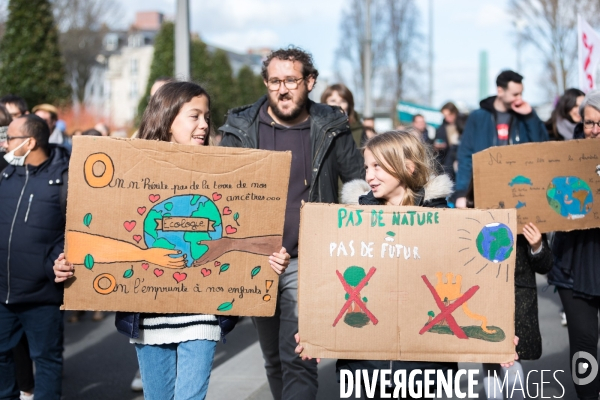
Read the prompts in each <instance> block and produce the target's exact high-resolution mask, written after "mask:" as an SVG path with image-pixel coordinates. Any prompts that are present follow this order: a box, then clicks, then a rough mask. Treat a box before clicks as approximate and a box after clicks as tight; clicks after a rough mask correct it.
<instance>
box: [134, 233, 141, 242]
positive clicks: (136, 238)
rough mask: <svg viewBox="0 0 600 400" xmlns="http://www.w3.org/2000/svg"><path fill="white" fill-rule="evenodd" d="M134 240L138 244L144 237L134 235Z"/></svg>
mask: <svg viewBox="0 0 600 400" xmlns="http://www.w3.org/2000/svg"><path fill="white" fill-rule="evenodd" d="M133 240H135V241H136V242H138V243H139V242H140V240H142V236H141V235H133Z"/></svg>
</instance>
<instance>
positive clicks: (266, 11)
mask: <svg viewBox="0 0 600 400" xmlns="http://www.w3.org/2000/svg"><path fill="white" fill-rule="evenodd" d="M416 2H417V5H418V7H419V9H420V14H421V15H420V22H421V25H420V29H421V33H422V34H423V36H424V37H425V41H424V43H423V45H422V55H421V57H420V58H421V61H422V65H423V67H424V68H425V69H424V70H423V71H422V73H419V74H418V75H417V77H418V79H419V81H420V82H422V86H426V85H428V75H427V69H426V68H427V47H426V46H427V34H428V32H427V29H428V20H427V18H428V16H429V10H428V5H429V1H427V0H416ZM175 3H176V2H175V0H128V1H123V2H120V4H121V5H122V7H123V10H122V11H123V12H122V23H123V24H124V25H128V24H130V23H131V22H132V21H133V19H134V15H135V12H136V11H152V10H156V11H161V12H163V13H164V14H165V15H166V16H168V17H169V16H170V17H173V15H174V14H175ZM349 3H350V1H343V0H301V1H291V0H190V13H191V17H190V24H191V30H192V31H194V32H197V33H199V34H200V36H201V38H202V39H203V40H204V41H205V42H207V43H210V44H213V45H216V46H220V47H224V48H227V49H231V50H235V51H238V52H245V51H246V50H247V49H248V48H251V47H252V48H256V47H270V48H277V47H281V46H287V45H288V44H294V45H297V46H300V47H302V48H304V49H306V50H308V51H310V52H312V54H313V56H314V59H315V62H316V64H317V68H318V69H319V71H320V74H321V76H322V77H324V78H326V79H328V81H329V83H333V81H332V79H333V77H334V56H335V49H336V48H337V46H338V44H339V41H340V33H339V32H340V29H339V25H340V16H341V13H342V9H343V8H344V7H347V6H348V5H349ZM506 3H507V0H435V1H434V16H433V20H434V34H433V38H434V55H435V60H434V73H435V77H434V105H435V106H436V107H437V106H441V105H442V104H443V103H444V102H446V101H448V100H453V101H457V102H461V103H463V104H466V105H469V106H472V107H473V106H476V105H477V103H478V101H479V53H480V51H481V50H487V52H488V66H489V77H488V78H489V85H488V86H489V89H490V91H491V92H493V91H495V84H494V81H495V77H496V75H497V74H498V73H499V72H500V71H501V70H503V69H507V68H511V69H516V64H517V52H516V48H515V36H514V29H513V27H512V23H511V19H510V17H509V16H508V15H507V13H506ZM522 65H523V70H522V71H521V73H522V74H523V75H524V76H525V81H524V83H525V93H524V97H525V99H526V100H528V101H530V102H532V103H536V104H537V103H543V102H546V101H548V99H547V98H545V97H544V93H543V91H542V90H540V89H539V82H540V76H539V71H540V66H539V63H538V62H537V60H536V53H535V51H534V49H532V48H525V49H524V51H523V53H522ZM490 94H493V93H490Z"/></svg>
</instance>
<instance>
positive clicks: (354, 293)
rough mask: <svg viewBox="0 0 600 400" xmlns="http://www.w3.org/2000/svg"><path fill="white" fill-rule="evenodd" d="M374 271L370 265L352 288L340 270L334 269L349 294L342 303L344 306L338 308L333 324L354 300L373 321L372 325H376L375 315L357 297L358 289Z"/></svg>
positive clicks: (367, 280) (363, 285) (335, 323)
mask: <svg viewBox="0 0 600 400" xmlns="http://www.w3.org/2000/svg"><path fill="white" fill-rule="evenodd" d="M375 271H376V269H375V267H371V269H370V270H369V272H368V273H367V275H366V276H365V277H364V278H363V279H362V280H361V281H360V282H359V284H358V285H357V286H356V287H355V288H352V286H350V285H349V284H348V283H347V282H346V280H345V279H344V277H343V276H342V274H340V271H335V272H336V273H337V276H338V278H340V282H342V285H343V286H344V290H346V293H348V294H349V295H350V297H349V298H348V300H347V301H346V303H345V304H344V306H343V307H342V309H341V310H340V313H339V314H338V316H337V318H336V319H335V321H333V326H336V325H337V323H338V322H339V320H340V318H342V315H344V313H345V312H346V310H347V309H348V308H350V306H351V305H352V302H355V303H356V304H357V305H358V307H360V309H361V310H363V311H364V313H365V314H367V317H369V319H370V320H371V322H373V325H377V323H378V322H379V321H378V320H377V318H375V316H374V315H373V314H372V313H371V311H369V310H368V309H367V306H366V305H365V303H363V302H362V300H361V299H360V297H359V294H360V290H361V289H362V288H363V287H365V285H366V284H367V282H369V279H371V277H372V276H373V274H374V273H375Z"/></svg>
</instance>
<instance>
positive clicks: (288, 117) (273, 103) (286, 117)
mask: <svg viewBox="0 0 600 400" xmlns="http://www.w3.org/2000/svg"><path fill="white" fill-rule="evenodd" d="M285 98H289V99H293V98H292V95H291V94H289V93H288V94H285V95H284V96H280V95H279V94H278V95H277V98H276V99H275V100H274V99H273V98H272V97H271V96H269V107H270V108H271V111H272V112H273V114H275V116H276V117H277V118H279V119H280V120H281V121H286V122H288V121H293V120H295V119H296V118H298V117H299V116H300V114H302V111H303V110H304V109H305V108H306V102H307V100H308V96H303V97H301V98H300V100H299V101H298V103H294V107H293V108H292V109H291V112H290V113H289V114H283V113H282V112H281V111H280V110H279V108H277V100H280V99H285Z"/></svg>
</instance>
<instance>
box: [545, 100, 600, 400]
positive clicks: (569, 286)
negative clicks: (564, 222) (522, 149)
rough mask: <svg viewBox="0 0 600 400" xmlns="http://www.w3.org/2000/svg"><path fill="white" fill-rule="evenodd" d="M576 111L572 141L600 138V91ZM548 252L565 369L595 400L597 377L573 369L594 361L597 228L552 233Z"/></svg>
mask: <svg viewBox="0 0 600 400" xmlns="http://www.w3.org/2000/svg"><path fill="white" fill-rule="evenodd" d="M579 112H580V114H581V117H582V122H581V123H579V124H577V126H576V127H575V132H574V135H573V138H574V139H598V138H600V91H592V92H589V93H588V94H587V95H586V97H585V99H584V100H583V102H582V103H581V106H580V108H579ZM552 251H553V253H554V267H553V268H552V271H550V273H549V274H548V283H550V284H551V285H555V286H556V287H557V288H558V294H559V295H560V300H561V302H562V305H563V307H564V309H565V314H566V316H567V321H568V322H569V323H568V326H567V328H568V331H569V347H570V350H569V353H570V354H569V366H570V367H571V369H572V371H571V373H572V374H576V375H577V379H578V381H577V384H576V385H575V390H576V392H577V396H578V397H579V398H580V399H594V400H597V399H598V392H599V391H600V377H599V376H596V377H595V378H593V379H592V380H591V381H589V382H587V379H586V378H587V377H588V376H587V375H584V376H580V375H579V374H577V370H580V368H579V367H580V366H581V364H582V363H588V365H589V364H590V363H591V364H593V363H594V362H596V363H597V362H598V357H597V346H598V311H599V310H600V228H594V229H587V230H575V231H571V232H556V234H555V237H554V241H553V244H552ZM576 354H577V355H578V356H577V357H575V359H573V358H574V356H575V355H576ZM586 357H589V358H587V359H586ZM596 365H597V364H596Z"/></svg>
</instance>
